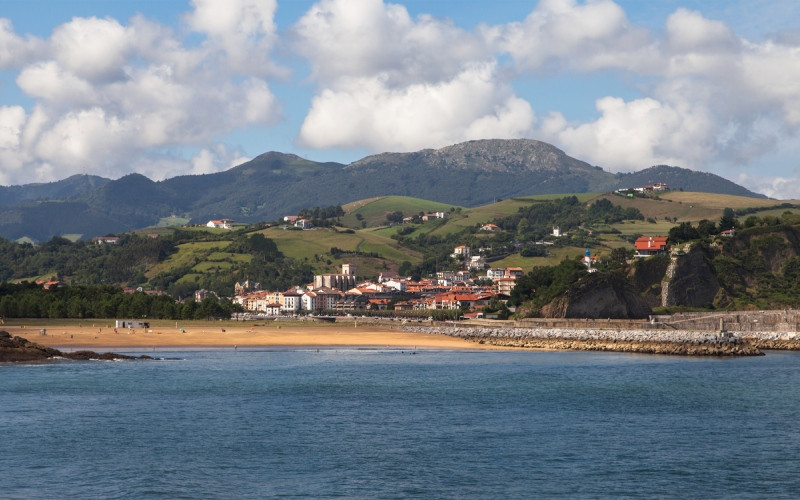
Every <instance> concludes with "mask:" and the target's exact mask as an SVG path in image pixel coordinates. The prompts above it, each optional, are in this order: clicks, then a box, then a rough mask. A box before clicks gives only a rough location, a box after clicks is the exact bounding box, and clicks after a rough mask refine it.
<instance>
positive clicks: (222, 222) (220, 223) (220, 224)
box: [206, 219, 233, 229]
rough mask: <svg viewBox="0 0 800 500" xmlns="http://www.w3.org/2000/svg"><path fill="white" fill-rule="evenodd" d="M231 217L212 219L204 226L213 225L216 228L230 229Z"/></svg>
mask: <svg viewBox="0 0 800 500" xmlns="http://www.w3.org/2000/svg"><path fill="white" fill-rule="evenodd" d="M232 222H233V220H232V219H212V220H210V221H208V222H207V223H206V227H213V228H217V229H231V227H233V226H232V225H231V223H232Z"/></svg>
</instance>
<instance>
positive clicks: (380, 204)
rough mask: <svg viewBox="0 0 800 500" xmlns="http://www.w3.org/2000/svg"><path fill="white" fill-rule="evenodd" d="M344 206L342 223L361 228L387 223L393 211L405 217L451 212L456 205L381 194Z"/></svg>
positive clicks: (346, 225)
mask: <svg viewBox="0 0 800 500" xmlns="http://www.w3.org/2000/svg"><path fill="white" fill-rule="evenodd" d="M342 208H343V209H344V211H345V216H344V217H342V222H341V223H342V225H343V226H345V227H349V228H354V229H360V228H363V227H375V226H383V225H386V222H387V221H386V216H387V215H388V214H390V213H393V212H402V213H403V216H404V217H412V216H414V215H418V214H419V213H420V212H423V213H429V212H449V211H451V210H452V209H453V208H455V207H453V205H447V204H445V203H439V202H437V201H428V200H422V199H420V198H412V197H410V196H379V197H377V198H369V199H366V200H361V201H356V202H352V203H348V204H346V205H343V206H342Z"/></svg>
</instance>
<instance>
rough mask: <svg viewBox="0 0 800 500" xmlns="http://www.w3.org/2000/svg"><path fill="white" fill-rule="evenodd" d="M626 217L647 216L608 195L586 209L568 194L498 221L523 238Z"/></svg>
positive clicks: (608, 222)
mask: <svg viewBox="0 0 800 500" xmlns="http://www.w3.org/2000/svg"><path fill="white" fill-rule="evenodd" d="M626 219H636V220H642V219H644V217H643V216H642V214H641V212H639V210H638V209H636V208H628V209H623V208H622V207H620V206H619V205H614V204H613V203H611V202H610V201H609V200H607V199H605V198H601V199H599V200H597V201H595V202H594V203H592V204H591V205H590V206H589V207H588V208H587V207H586V206H585V205H583V204H582V203H580V202H579V201H578V198H577V197H575V196H568V197H565V198H561V199H557V200H545V201H537V202H535V203H533V204H531V205H529V206H527V207H521V208H520V209H519V212H518V213H516V214H514V215H511V216H508V217H504V218H502V219H499V220H497V221H496V222H495V223H496V224H497V225H498V226H500V227H501V228H503V229H505V230H506V231H515V232H516V233H517V234H518V235H519V236H520V237H522V238H525V237H528V238H534V239H540V238H542V237H544V236H545V235H547V234H550V232H551V231H552V228H553V226H558V227H560V228H561V230H562V231H570V230H574V229H576V228H578V227H579V226H581V225H582V224H585V223H603V224H612V223H615V222H620V221H622V220H626ZM573 243H575V242H573ZM575 244H577V243H575Z"/></svg>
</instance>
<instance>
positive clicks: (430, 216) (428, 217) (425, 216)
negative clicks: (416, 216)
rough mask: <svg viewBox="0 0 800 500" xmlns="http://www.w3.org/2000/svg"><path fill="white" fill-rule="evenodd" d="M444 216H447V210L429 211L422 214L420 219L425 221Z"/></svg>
mask: <svg viewBox="0 0 800 500" xmlns="http://www.w3.org/2000/svg"><path fill="white" fill-rule="evenodd" d="M445 217H447V212H431V213H428V214H423V215H422V220H423V221H426V222H427V221H429V220H433V219H444V218H445Z"/></svg>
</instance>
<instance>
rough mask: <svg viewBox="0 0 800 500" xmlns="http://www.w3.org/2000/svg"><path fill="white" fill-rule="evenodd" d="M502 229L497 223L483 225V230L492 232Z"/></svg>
mask: <svg viewBox="0 0 800 500" xmlns="http://www.w3.org/2000/svg"><path fill="white" fill-rule="evenodd" d="M500 230H501V229H500V226H498V225H497V224H484V225H482V226H481V231H489V232H492V233H496V232H497V231H500Z"/></svg>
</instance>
